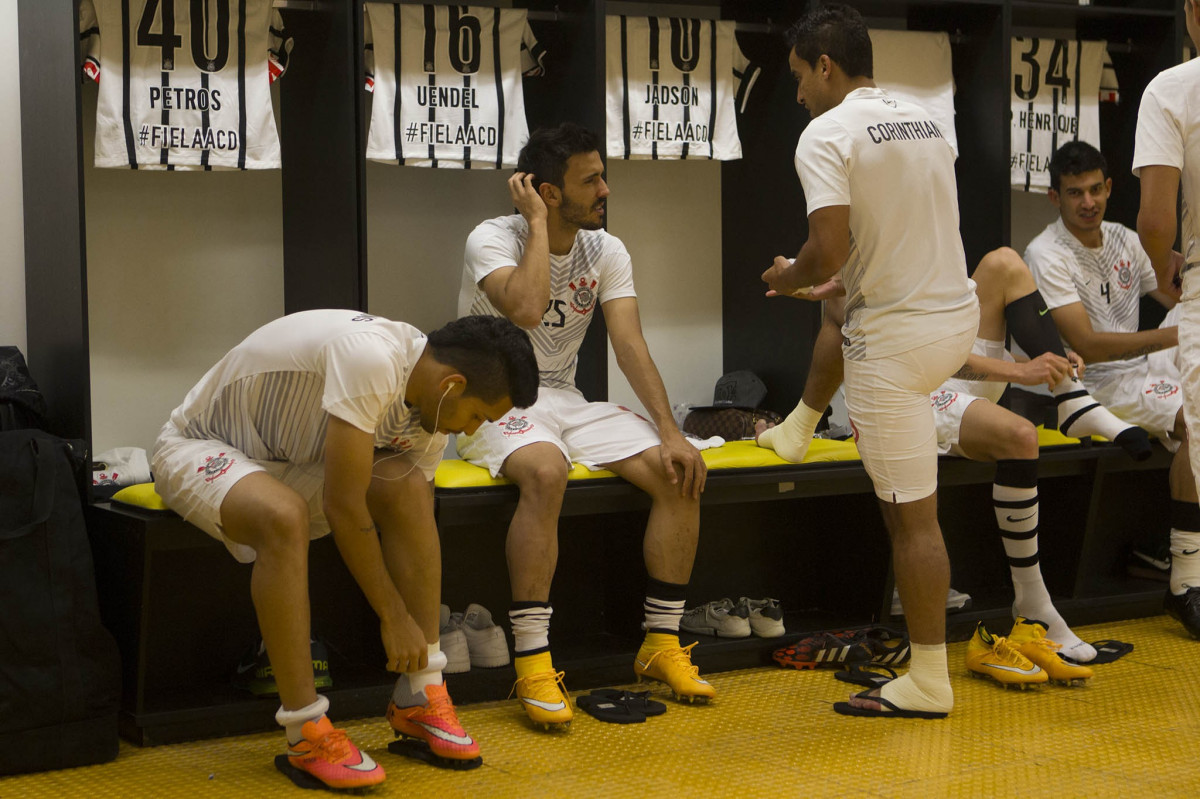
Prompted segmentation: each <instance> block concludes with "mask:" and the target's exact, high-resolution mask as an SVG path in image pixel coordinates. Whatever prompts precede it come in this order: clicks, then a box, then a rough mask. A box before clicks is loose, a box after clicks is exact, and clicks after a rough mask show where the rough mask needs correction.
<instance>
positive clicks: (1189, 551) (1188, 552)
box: [1182, 549, 1200, 555]
mask: <svg viewBox="0 0 1200 799" xmlns="http://www.w3.org/2000/svg"><path fill="white" fill-rule="evenodd" d="M1197 552H1200V549H1185V550H1183V553H1182V554H1184V555H1195V554H1196V553H1197Z"/></svg>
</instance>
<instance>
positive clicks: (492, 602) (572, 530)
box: [88, 431, 1169, 745]
mask: <svg viewBox="0 0 1200 799" xmlns="http://www.w3.org/2000/svg"><path fill="white" fill-rule="evenodd" d="M1043 437H1044V440H1043V443H1044V445H1045V446H1044V447H1043V449H1042V453H1041V458H1040V462H1039V476H1040V478H1041V514H1042V520H1043V522H1042V531H1043V533H1042V537H1041V544H1042V562H1043V570H1044V572H1045V573H1046V578H1047V583H1048V585H1049V587H1050V589H1051V592H1052V594H1053V595H1054V596H1055V601H1056V603H1057V604H1058V607H1059V608H1060V610H1062V611H1063V613H1064V615H1066V616H1067V617H1068V618H1069V619H1070V621H1071V622H1072V623H1074V624H1080V623H1087V622H1098V621H1105V620H1115V619H1121V618H1131V617H1135V616H1142V615H1148V614H1152V613H1155V612H1158V611H1159V610H1160V609H1161V599H1162V587H1161V584H1155V583H1147V582H1145V581H1136V580H1131V579H1129V578H1126V577H1125V576H1124V572H1123V563H1124V553H1125V549H1126V548H1127V545H1128V543H1129V541H1130V540H1131V539H1132V538H1134V537H1136V535H1137V534H1138V533H1139V532H1140V531H1141V530H1143V529H1147V528H1153V527H1162V528H1163V529H1165V525H1166V524H1167V518H1166V507H1167V503H1166V497H1167V480H1166V469H1167V466H1168V465H1169V455H1167V453H1165V451H1162V450H1161V449H1158V448H1156V450H1155V455H1154V457H1153V458H1151V459H1150V460H1149V461H1147V462H1145V463H1140V464H1138V463H1133V462H1132V461H1131V460H1129V459H1128V458H1127V457H1126V456H1125V455H1124V453H1122V452H1121V451H1120V450H1118V449H1116V448H1115V447H1112V446H1109V445H1106V444H1091V443H1089V442H1083V443H1079V442H1076V441H1074V440H1073V439H1065V438H1064V437H1062V436H1059V435H1058V434H1057V433H1054V432H1053V431H1051V432H1050V433H1044V434H1043ZM852 450H853V445H852V444H843V443H841V442H825V441H820V440H818V441H815V442H814V445H813V449H812V451H811V455H810V461H809V462H806V463H804V464H789V463H786V462H784V461H781V460H779V459H778V458H777V457H776V456H775V455H774V453H771V452H769V451H766V450H762V449H760V448H758V447H756V446H754V445H753V443H751V442H732V443H730V444H728V445H726V447H725V448H721V450H710V451H708V452H707V454H706V461H707V462H708V463H709V465H710V471H709V475H708V484H707V488H706V490H705V493H704V497H703V499H702V507H703V511H702V514H701V537H700V546H699V550H698V552H697V559H696V566H695V569H694V572H693V579H692V582H691V586H690V590H689V604H697V603H700V602H703V601H707V600H709V599H717V598H720V597H723V596H731V597H734V598H736V597H737V596H739V595H746V596H752V597H762V596H773V597H777V598H779V599H781V600H782V602H783V605H784V608H785V610H786V611H787V615H786V617H785V621H786V624H787V627H788V636H787V637H785V638H782V639H774V640H768V639H758V638H750V639H741V640H726V639H721V640H717V639H710V638H704V637H701V645H700V646H698V647H697V648H696V649H695V650H694V652H693V654H694V658H695V660H696V662H697V663H698V664H699V665H700V667H701V669H702V670H704V671H706V672H715V671H721V670H727V669H732V668H743V667H749V666H754V665H759V664H763V663H767V662H770V661H769V655H770V652H771V651H772V650H773V649H774V648H775V647H777V646H779V645H780V644H781V643H783V642H785V641H790V640H794V639H795V638H797V637H799V636H800V635H801V634H803V633H806V632H811V631H814V630H820V629H830V628H835V627H845V626H853V625H859V624H866V623H869V622H871V621H880V620H883V621H886V620H887V619H888V612H889V609H890V604H891V602H890V600H891V580H890V557H889V551H888V545H887V540H886V534H885V533H884V531H883V526H882V521H881V519H880V516H879V512H878V510H877V509H876V503H875V502H874V501H873V499H872V496H873V492H872V488H871V483H870V480H869V479H868V477H867V475H866V472H865V471H864V469H863V468H862V464H861V462H860V461H858V460H857V457H856V455H855V454H854V453H853V451H852ZM732 455H737V456H739V457H737V458H734V457H731V456H732ZM735 461H736V462H737V463H738V464H746V463H748V464H750V465H734V462H735ZM579 468H582V467H579ZM471 470H474V473H473V474H472V472H471ZM993 471H994V469H993V467H992V465H990V464H987V463H974V462H971V461H966V460H963V459H959V458H942V459H941V462H940V466H939V486H940V488H939V502H940V515H941V518H942V526H943V530H944V532H945V536H946V541H947V547H948V549H949V551H950V556H951V563H952V565H953V571H954V581H955V587H956V588H958V589H959V590H963V591H966V592H968V593H970V594H971V595H972V596H973V597H974V606H973V608H972V609H971V611H970V612H969V613H966V614H956V615H954V616H951V622H952V623H951V627H952V629H954V628H956V627H960V628H963V629H966V630H968V631H969V628H970V626H971V625H972V624H973V622H974V621H975V620H976V619H979V618H983V619H1001V618H1004V619H1007V614H1008V607H1007V605H1008V603H1009V602H1010V601H1011V595H1012V594H1011V586H1010V584H1009V579H1008V570H1007V567H1006V566H1005V561H1004V557H1003V550H1002V547H1001V544H1000V541H999V536H998V535H997V534H996V531H995V526H994V522H993V521H992V507H991V480H992V476H993ZM859 498H861V499H859ZM516 501H517V490H516V487H515V486H513V485H512V484H509V483H508V482H507V481H504V480H493V479H491V478H490V477H489V476H488V475H487V473H486V472H485V471H484V470H482V469H477V468H476V467H471V466H467V465H465V464H461V462H453V461H447V462H445V463H444V464H443V467H441V468H439V473H438V480H437V482H436V490H435V502H436V508H437V516H438V526H439V530H440V533H441V537H442V559H443V575H444V577H443V597H444V601H445V602H446V603H447V604H449V605H451V607H452V608H454V609H455V610H462V609H464V608H465V606H466V605H467V604H468V603H469V602H479V603H481V604H483V605H484V606H485V607H488V608H489V609H491V610H492V611H493V613H495V614H496V616H497V617H498V618H500V619H501V620H503V616H504V612H505V610H506V609H507V607H508V603H509V593H508V580H507V574H506V570H505V566H504V563H505V558H504V538H505V532H506V530H507V526H508V522H509V520H510V519H511V516H512V512H513V510H514V509H515V507H516ZM648 508H649V501H648V498H647V497H646V496H645V495H644V494H643V493H642V492H640V491H638V490H637V489H635V488H634V487H633V486H631V485H629V484H628V483H625V482H624V481H623V480H621V479H619V478H617V477H616V476H614V475H611V473H590V474H586V475H583V474H580V475H576V479H572V480H571V481H570V482H569V484H568V487H567V490H566V495H565V497H564V502H563V511H562V522H561V524H560V535H559V541H560V554H559V566H558V570H557V575H556V578H555V586H554V602H555V615H554V623H553V630H554V634H553V635H554V652H555V663H556V665H557V666H559V667H560V668H563V669H565V670H566V672H567V686H568V688H570V689H572V690H576V689H584V688H589V687H595V686H600V685H612V684H618V683H623V682H628V681H630V680H631V679H632V671H631V668H630V662H631V659H632V657H633V655H634V653H635V651H636V649H637V645H638V643H639V641H640V622H641V597H642V595H643V591H644V583H645V572H644V567H643V565H642V556H641V540H642V535H643V532H644V529H645V521H646V513H647V510H648ZM88 527H89V532H90V534H91V537H92V543H93V550H94V553H95V558H96V568H97V583H98V586H99V591H100V599H101V610H102V613H103V615H104V619H105V622H106V624H107V625H108V626H109V628H110V630H112V632H113V634H114V636H115V637H116V638H117V641H118V644H119V645H120V649H121V653H122V660H123V670H124V701H123V707H122V714H121V724H122V734H123V735H124V736H125V737H126V738H128V739H130V740H132V741H135V742H137V743H141V744H147V745H149V744H158V743H168V742H173V741H179V740H188V739H194V738H200V737H206V736H216V735H229V734H236V733H243V732H249V731H254V730H262V729H271V728H272V727H273V726H274V721H273V714H274V711H275V708H276V707H277V703H276V701H275V700H274V699H273V698H272V699H259V698H255V697H252V696H251V695H249V694H246V693H243V692H240V691H238V690H237V689H235V688H233V687H232V683H231V677H232V673H233V669H234V666H235V665H236V663H237V661H238V659H239V657H240V656H241V654H242V652H243V650H244V649H245V648H246V647H247V646H249V645H250V644H251V643H253V642H254V641H255V640H257V638H258V633H257V625H256V623H255V619H254V611H253V606H252V605H251V602H250V592H249V577H250V568H249V567H248V566H246V565H242V564H238V563H236V562H235V561H234V559H233V558H232V557H230V556H229V555H228V553H227V552H226V551H225V549H224V547H222V546H221V545H220V544H219V543H218V542H216V541H215V540H214V539H212V538H210V537H209V536H207V535H205V534H204V533H203V532H201V531H200V530H198V529H196V528H195V527H192V526H191V525H189V524H187V523H186V522H184V521H183V520H182V519H180V518H179V517H178V516H176V515H174V514H173V513H169V512H167V513H154V512H150V511H146V510H143V509H136V508H129V507H122V506H119V505H117V504H115V503H97V504H95V505H93V506H92V507H90V508H89V509H88ZM310 591H311V595H312V605H313V629H314V631H315V632H316V633H317V634H318V635H320V636H322V637H323V638H324V639H325V640H326V641H327V642H328V643H329V645H330V661H331V671H332V674H333V679H334V688H333V689H332V690H331V691H330V692H329V695H330V698H331V701H332V702H333V708H334V712H335V713H336V714H337V715H338V716H339V717H342V718H346V717H353V716H371V715H381V714H382V710H383V708H384V707H385V706H386V702H387V697H388V695H389V693H390V689H391V684H392V681H393V678H392V676H391V675H389V674H388V673H387V672H385V671H384V670H383V668H382V666H381V664H382V663H383V662H384V660H385V658H384V655H383V652H382V647H381V644H380V642H379V635H378V622H377V620H376V619H375V617H374V614H373V612H372V611H371V609H370V608H369V606H368V605H367V603H366V601H365V600H364V599H363V597H362V595H361V592H360V591H359V590H358V589H357V586H355V585H354V582H353V580H352V578H351V577H350V575H349V573H348V572H347V571H346V569H345V567H344V565H343V564H342V562H341V559H340V557H338V555H337V552H336V547H335V546H334V544H333V542H332V539H331V538H329V537H326V538H323V539H320V540H317V541H314V542H313V544H312V551H311V556H310ZM956 620H957V622H956ZM513 679H514V676H513V672H512V669H511V666H510V667H507V668H501V669H486V670H480V669H476V670H472V671H471V672H469V673H467V674H463V675H454V676H452V677H451V680H452V683H451V688H452V692H453V695H454V696H455V699H456V701H459V702H469V701H476V700H485V699H500V698H503V697H504V696H506V695H507V694H508V691H509V689H510V688H511V684H512V680H513Z"/></svg>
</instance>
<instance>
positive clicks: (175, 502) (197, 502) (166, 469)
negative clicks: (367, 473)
mask: <svg viewBox="0 0 1200 799" xmlns="http://www.w3.org/2000/svg"><path fill="white" fill-rule="evenodd" d="M150 468H151V471H152V472H153V473H154V489H155V490H156V491H157V492H158V494H159V496H161V497H162V498H163V501H164V502H166V503H167V507H169V508H170V509H171V510H173V511H175V512H176V513H178V514H179V515H180V516H182V517H183V518H184V519H185V520H186V521H188V522H190V523H191V524H194V525H196V526H197V527H199V528H200V529H201V530H203V531H204V532H206V533H208V534H209V535H211V536H212V537H213V538H215V539H217V540H218V541H220V542H221V543H223V544H224V545H225V548H226V549H228V550H229V552H230V554H232V555H233V556H234V557H235V558H237V560H238V561H239V562H241V563H252V562H253V561H254V559H255V557H257V555H256V553H255V551H254V550H253V549H252V548H251V547H248V546H246V545H245V544H239V543H237V542H235V541H231V540H230V539H229V538H227V537H226V536H225V531H224V530H223V529H222V527H221V503H222V502H224V501H225V495H226V494H228V493H229V489H231V488H233V486H234V485H235V484H236V483H237V482H238V481H239V480H241V479H242V478H243V477H245V476H246V475H249V474H254V473H255V472H266V473H267V474H269V475H271V476H272V477H274V478H275V479H276V480H278V481H279V482H281V483H283V484H284V485H286V486H287V487H288V488H291V489H292V490H293V491H295V492H296V493H297V494H299V495H300V496H301V497H303V498H304V500H305V501H306V502H307V503H308V511H309V523H308V525H309V526H308V529H309V537H310V538H320V537H321V536H324V535H327V534H328V533H329V531H330V528H329V523H328V522H327V521H326V520H325V511H324V508H323V505H322V493H323V491H324V487H325V464H324V463H300V464H298V463H289V462H287V461H256V460H251V459H250V458H248V457H246V455H245V454H244V453H242V452H241V451H240V450H238V449H236V448H234V447H231V446H230V445H229V444H226V443H225V442H224V441H213V440H206V439H198V438H187V437H185V436H183V435H181V434H180V433H179V431H178V430H177V429H176V428H175V426H174V425H173V424H171V423H170V422H167V423H166V424H165V425H163V428H162V430H161V431H160V432H159V434H158V441H157V442H155V445H154V454H153V455H152V456H151V461H150Z"/></svg>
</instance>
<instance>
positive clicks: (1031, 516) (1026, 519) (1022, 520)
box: [1005, 513, 1037, 522]
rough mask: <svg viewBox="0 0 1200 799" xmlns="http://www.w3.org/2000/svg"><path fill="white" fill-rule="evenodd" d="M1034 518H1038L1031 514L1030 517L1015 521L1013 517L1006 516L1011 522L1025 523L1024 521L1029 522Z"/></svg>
mask: <svg viewBox="0 0 1200 799" xmlns="http://www.w3.org/2000/svg"><path fill="white" fill-rule="evenodd" d="M1034 516H1037V514H1036V513H1031V514H1029V515H1028V516H1022V517H1021V518H1019V519H1014V518H1013V517H1011V516H1006V517H1005V518H1007V519H1008V520H1009V521H1010V522H1024V521H1028V520H1029V519H1032V518H1033V517H1034Z"/></svg>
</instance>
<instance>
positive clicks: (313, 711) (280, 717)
mask: <svg viewBox="0 0 1200 799" xmlns="http://www.w3.org/2000/svg"><path fill="white" fill-rule="evenodd" d="M328 711H329V697H327V696H324V695H322V694H317V701H315V702H313V703H312V704H311V705H308V706H307V707H302V708H300V709H299V710H284V709H283V705H280V706H279V710H276V711H275V723H276V724H278V725H280V726H281V727H283V729H284V732H285V733H286V734H287V739H288V743H289V744H295V743H299V742H300V740H301V739H302V738H303V737H304V735H302V734H301V732H300V730H302V729H303V728H304V725H305V724H307V723H308V722H310V721H320V719H321V716H324V715H325V714H326V713H327V712H328Z"/></svg>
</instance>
